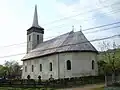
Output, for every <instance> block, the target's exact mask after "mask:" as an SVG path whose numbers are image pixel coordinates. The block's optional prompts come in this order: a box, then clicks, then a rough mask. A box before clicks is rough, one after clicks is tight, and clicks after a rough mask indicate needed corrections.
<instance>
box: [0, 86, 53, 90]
mask: <svg viewBox="0 0 120 90" xmlns="http://www.w3.org/2000/svg"><path fill="white" fill-rule="evenodd" d="M0 90H55V89H50V88H49V89H44V88H41V89H40V88H12V87H0Z"/></svg>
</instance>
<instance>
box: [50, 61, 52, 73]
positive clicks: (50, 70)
mask: <svg viewBox="0 0 120 90" xmlns="http://www.w3.org/2000/svg"><path fill="white" fill-rule="evenodd" d="M50 71H52V63H50Z"/></svg>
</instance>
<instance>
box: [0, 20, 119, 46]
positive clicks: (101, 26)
mask: <svg viewBox="0 0 120 90" xmlns="http://www.w3.org/2000/svg"><path fill="white" fill-rule="evenodd" d="M116 24H120V22H114V23H110V24H104V25H100V26H97V27H92V28H88V29H84V30H82V31H88V30H91V29H92V30H93V29H98V28H103V27H106V26H111V25H116ZM118 27H120V26H116V27H110V28H107V29H103V30H102V29H101V30H97V31H93V32H99V31H104V30H108V29H113V28H118ZM93 32H87V33H86V34H88V33H93ZM52 37H55V36H52ZM52 37H51V38H52ZM48 38H50V37H48ZM44 39H47V38H44ZM26 43H28V42H23V43H18V44H11V45H6V46H0V48H3V47H11V46H17V45H21V44H26Z"/></svg>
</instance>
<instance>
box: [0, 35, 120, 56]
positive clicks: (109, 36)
mask: <svg viewBox="0 0 120 90" xmlns="http://www.w3.org/2000/svg"><path fill="white" fill-rule="evenodd" d="M115 37H120V34H118V35H113V36H109V37H104V38H99V39H94V40H90V41H85V42H81V43H75V44H67V45H62V46H59V47H53V48H48V49H43V50H40V51H45V50H50V49H54V48H60V47H64V46H69V45H78V44H82V43H86V42H95V41H101V40H106V39H111V38H115ZM38 51H39V50H38ZM38 51H33V52H38ZM23 54H26V53H18V54H13V55H8V56H2V57H0V58H6V57H12V56H18V55H23Z"/></svg>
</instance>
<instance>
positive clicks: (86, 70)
mask: <svg viewBox="0 0 120 90" xmlns="http://www.w3.org/2000/svg"><path fill="white" fill-rule="evenodd" d="M67 60H70V61H71V67H72V69H71V70H67V66H66V61H67ZM92 60H94V61H95V69H94V70H92ZM59 62H60V63H59V64H60V65H59V66H60V78H70V77H80V76H88V75H97V70H98V67H97V61H96V53H91V52H76V53H75V52H72V53H61V54H60V55H59Z"/></svg>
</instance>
